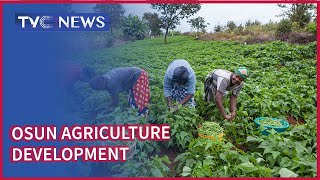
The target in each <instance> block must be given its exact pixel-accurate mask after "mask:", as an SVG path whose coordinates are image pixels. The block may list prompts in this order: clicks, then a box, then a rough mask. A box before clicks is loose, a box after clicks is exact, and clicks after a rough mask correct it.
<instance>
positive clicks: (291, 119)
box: [287, 115, 306, 125]
mask: <svg viewBox="0 0 320 180" xmlns="http://www.w3.org/2000/svg"><path fill="white" fill-rule="evenodd" d="M287 120H288V122H289V124H290V125H299V124H305V123H306V121H305V120H303V119H301V118H299V119H296V118H294V117H293V116H291V115H287Z"/></svg>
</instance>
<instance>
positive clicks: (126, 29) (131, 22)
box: [121, 14, 147, 39]
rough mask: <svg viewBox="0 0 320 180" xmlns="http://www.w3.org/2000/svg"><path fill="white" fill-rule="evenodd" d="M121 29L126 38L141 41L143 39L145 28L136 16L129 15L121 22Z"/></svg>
mask: <svg viewBox="0 0 320 180" xmlns="http://www.w3.org/2000/svg"><path fill="white" fill-rule="evenodd" d="M121 29H122V32H123V34H124V35H126V36H131V37H134V38H136V39H143V38H144V37H145V31H146V29H147V26H146V24H144V22H143V21H142V20H141V19H140V18H139V17H138V16H137V15H132V14H129V16H128V17H126V18H125V20H124V21H123V25H122V26H121Z"/></svg>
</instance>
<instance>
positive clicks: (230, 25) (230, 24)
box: [227, 21, 237, 31]
mask: <svg viewBox="0 0 320 180" xmlns="http://www.w3.org/2000/svg"><path fill="white" fill-rule="evenodd" d="M227 28H228V29H227V30H228V31H233V30H234V29H236V28H237V25H236V23H235V22H233V21H228V22H227Z"/></svg>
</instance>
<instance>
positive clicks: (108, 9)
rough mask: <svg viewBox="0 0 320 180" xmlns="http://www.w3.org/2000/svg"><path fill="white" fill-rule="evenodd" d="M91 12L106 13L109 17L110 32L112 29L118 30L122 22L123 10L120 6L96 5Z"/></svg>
mask: <svg viewBox="0 0 320 180" xmlns="http://www.w3.org/2000/svg"><path fill="white" fill-rule="evenodd" d="M93 10H94V11H95V12H98V13H107V14H108V15H109V17H110V21H111V24H110V31H111V33H112V29H113V27H114V28H119V27H120V26H121V23H122V21H123V16H124V13H125V10H124V8H123V6H122V5H121V4H96V6H94V7H93Z"/></svg>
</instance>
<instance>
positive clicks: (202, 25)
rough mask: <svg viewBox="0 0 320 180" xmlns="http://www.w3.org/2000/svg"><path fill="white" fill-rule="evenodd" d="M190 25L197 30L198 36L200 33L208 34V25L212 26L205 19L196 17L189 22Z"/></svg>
mask: <svg viewBox="0 0 320 180" xmlns="http://www.w3.org/2000/svg"><path fill="white" fill-rule="evenodd" d="M187 22H188V23H190V25H191V28H193V29H195V30H196V35H198V33H199V32H202V33H206V27H207V25H210V24H209V23H206V22H205V20H204V18H203V17H200V16H199V17H196V18H193V19H190V20H189V21H187Z"/></svg>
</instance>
